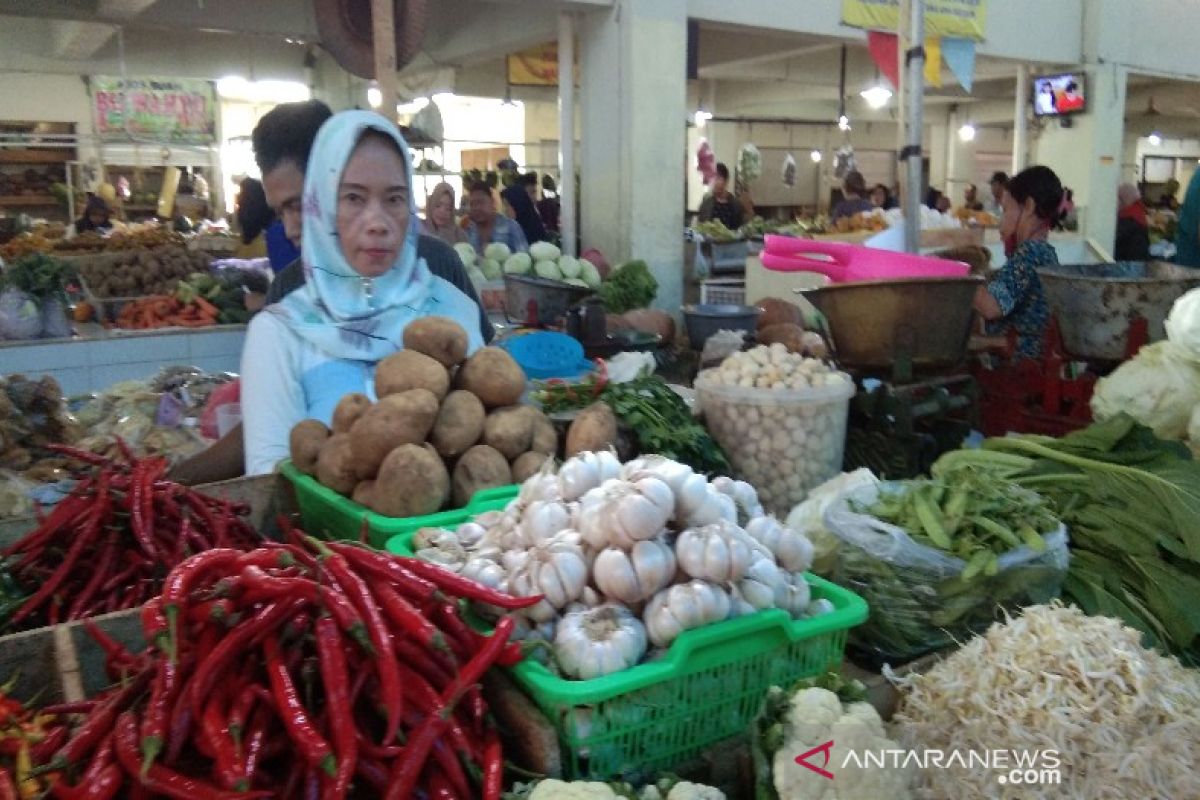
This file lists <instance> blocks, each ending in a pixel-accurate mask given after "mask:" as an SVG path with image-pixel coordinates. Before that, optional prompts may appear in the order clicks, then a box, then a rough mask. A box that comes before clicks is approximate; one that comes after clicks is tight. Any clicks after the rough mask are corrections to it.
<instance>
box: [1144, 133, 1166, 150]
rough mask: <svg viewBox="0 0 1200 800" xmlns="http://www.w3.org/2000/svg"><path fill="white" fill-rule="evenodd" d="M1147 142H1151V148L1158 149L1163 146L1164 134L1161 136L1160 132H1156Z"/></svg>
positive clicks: (1148, 137)
mask: <svg viewBox="0 0 1200 800" xmlns="http://www.w3.org/2000/svg"><path fill="white" fill-rule="evenodd" d="M1146 141H1148V142H1150V146H1151V147H1158V146H1160V145H1161V144H1162V134H1160V133H1159V132H1158V131H1155V132H1154V133H1152V134H1150V135H1149V136H1147V137H1146Z"/></svg>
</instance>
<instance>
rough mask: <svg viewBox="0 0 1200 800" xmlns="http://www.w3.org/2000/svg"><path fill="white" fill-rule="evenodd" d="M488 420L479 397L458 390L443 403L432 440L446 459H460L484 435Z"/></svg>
mask: <svg viewBox="0 0 1200 800" xmlns="http://www.w3.org/2000/svg"><path fill="white" fill-rule="evenodd" d="M486 416H487V411H485V410H484V408H483V403H481V402H479V398H478V397H476V396H475V395H473V394H471V393H470V392H468V391H465V390H463V389H455V390H454V391H453V392H451V393H450V394H448V395H446V399H445V400H443V401H442V408H441V410H440V411H438V416H437V421H436V422H434V423H433V433H432V434H430V438H429V440H430V442H431V443H432V444H433V446H434V448H435V449H436V450H437V451H438V453H440V454H441V455H442V456H443V457H444V458H454V457H455V456H460V455H462V454H463V453H465V452H466V451H467V448H469V447H470V446H471V445H473V444H475V443H476V442H478V441H479V437H480V436H482V435H483V423H484V418H485V417H486Z"/></svg>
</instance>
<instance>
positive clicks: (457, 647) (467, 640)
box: [430, 601, 484, 661]
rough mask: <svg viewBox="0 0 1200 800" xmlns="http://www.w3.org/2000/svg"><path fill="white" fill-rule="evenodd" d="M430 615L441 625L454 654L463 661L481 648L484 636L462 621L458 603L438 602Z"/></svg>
mask: <svg viewBox="0 0 1200 800" xmlns="http://www.w3.org/2000/svg"><path fill="white" fill-rule="evenodd" d="M430 617H432V619H433V622H434V623H436V624H437V625H438V626H439V627H441V629H442V633H443V634H445V637H446V641H448V642H449V643H450V647H451V649H452V650H453V651H454V654H455V655H456V656H458V657H459V658H460V659H462V660H463V661H466V660H468V659H469V658H470V657H471V655H472V654H473V653H474V652H475V651H476V650H478V649H479V646H480V643H481V642H482V641H483V638H484V637H482V636H480V635H479V634H477V633H475V631H473V630H471V629H470V628H469V627H467V624H466V623H465V622H463V621H462V617H460V616H459V615H458V603H456V602H454V601H447V602H445V603H438V604H437V605H435V606H434V607H433V608H432V609H431V610H430Z"/></svg>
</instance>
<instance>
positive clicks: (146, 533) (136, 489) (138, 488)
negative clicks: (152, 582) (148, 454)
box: [127, 462, 158, 560]
mask: <svg viewBox="0 0 1200 800" xmlns="http://www.w3.org/2000/svg"><path fill="white" fill-rule="evenodd" d="M147 467H148V464H147V463H145V462H138V463H137V464H135V465H134V467H133V477H132V478H131V483H132V488H131V490H130V493H129V496H128V497H127V500H128V501H129V521H130V525H129V532H130V533H132V534H133V538H134V540H136V541H137V543H138V547H140V548H142V552H144V553H145V554H146V555H147V557H149V558H150V559H151V560H157V559H158V547H157V546H155V544H154V535H153V531H152V529H151V527H150V526H151V521H150V519H149V518H147V516H146V500H145V496H146V493H147V492H148V491H149V487H148V486H147V485H146V477H147V475H148V473H147V471H146V470H147Z"/></svg>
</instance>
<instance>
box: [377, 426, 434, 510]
mask: <svg viewBox="0 0 1200 800" xmlns="http://www.w3.org/2000/svg"><path fill="white" fill-rule="evenodd" d="M449 496H450V475H449V474H448V473H447V472H446V465H445V464H444V463H443V462H442V457H441V456H439V455H438V454H437V451H436V450H434V449H433V448H432V447H430V446H428V445H418V444H402V445H400V446H399V447H397V448H396V449H395V450H393V451H392V452H390V453H388V455H387V458H385V459H384V460H383V463H382V464H380V465H379V476H378V477H377V478H376V479H375V486H374V488H373V489H372V490H371V500H372V501H373V502H372V504H371V508H372V509H373V510H374V511H375V512H376V513H379V514H383V515H384V516H387V517H416V516H421V515H424V514H432V513H433V512H435V511H437V510H439V509H440V508H441V507H442V506H444V505H445V504H446V499H447V498H448V497H449Z"/></svg>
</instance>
